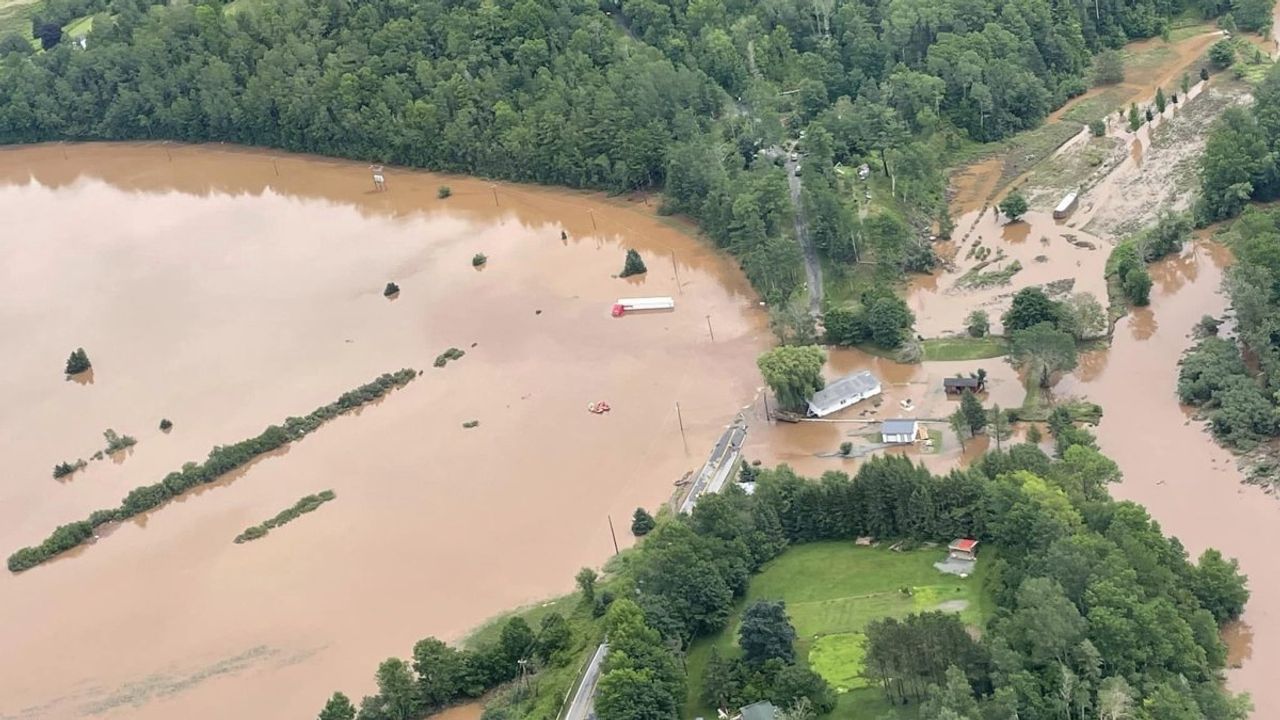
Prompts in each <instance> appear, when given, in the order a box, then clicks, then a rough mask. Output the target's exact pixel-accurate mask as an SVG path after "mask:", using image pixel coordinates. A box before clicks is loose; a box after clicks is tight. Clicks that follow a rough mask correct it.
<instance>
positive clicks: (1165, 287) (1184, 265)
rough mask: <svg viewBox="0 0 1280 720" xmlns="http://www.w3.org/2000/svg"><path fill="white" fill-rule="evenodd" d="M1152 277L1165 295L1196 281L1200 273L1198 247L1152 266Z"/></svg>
mask: <svg viewBox="0 0 1280 720" xmlns="http://www.w3.org/2000/svg"><path fill="white" fill-rule="evenodd" d="M1150 270H1151V279H1152V280H1154V281H1155V284H1156V287H1158V288H1159V289H1160V293H1161V294H1164V295H1172V294H1174V293H1176V292H1178V291H1179V290H1181V289H1182V286H1183V285H1187V284H1189V283H1194V282H1195V281H1196V277H1197V276H1198V275H1199V273H1200V256H1199V253H1198V252H1197V250H1196V248H1194V247H1193V248H1192V251H1191V252H1189V253H1186V254H1185V255H1174V256H1171V257H1168V258H1165V259H1164V260H1161V261H1160V262H1157V263H1152V265H1151V266H1150Z"/></svg>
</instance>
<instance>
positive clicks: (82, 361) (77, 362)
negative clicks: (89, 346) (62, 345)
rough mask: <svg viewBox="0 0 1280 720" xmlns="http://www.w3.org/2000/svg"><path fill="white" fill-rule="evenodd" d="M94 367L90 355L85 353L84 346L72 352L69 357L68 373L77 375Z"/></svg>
mask: <svg viewBox="0 0 1280 720" xmlns="http://www.w3.org/2000/svg"><path fill="white" fill-rule="evenodd" d="M91 367H93V364H92V363H90V362H89V356H88V355H87V354H86V353H85V351H84V348H76V349H75V350H74V351H72V353H71V357H68V358H67V371H66V372H67V374H68V375H76V374H78V373H82V372H84V371H85V370H88V369H89V368H91Z"/></svg>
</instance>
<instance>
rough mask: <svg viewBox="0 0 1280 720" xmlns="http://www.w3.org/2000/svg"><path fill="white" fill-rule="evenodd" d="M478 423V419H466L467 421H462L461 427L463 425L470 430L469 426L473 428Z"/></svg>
mask: <svg viewBox="0 0 1280 720" xmlns="http://www.w3.org/2000/svg"><path fill="white" fill-rule="evenodd" d="M479 424H480V421H479V420H468V421H466V422H464V423H462V427H464V428H466V429H468V430H470V429H471V428H473V427H475V426H477V425H479Z"/></svg>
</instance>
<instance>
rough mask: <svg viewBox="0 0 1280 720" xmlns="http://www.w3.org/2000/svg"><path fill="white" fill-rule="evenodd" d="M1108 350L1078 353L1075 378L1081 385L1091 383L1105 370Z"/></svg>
mask: <svg viewBox="0 0 1280 720" xmlns="http://www.w3.org/2000/svg"><path fill="white" fill-rule="evenodd" d="M1109 355H1110V353H1109V351H1108V350H1105V349H1104V350H1089V351H1087V352H1082V353H1080V356H1079V360H1078V363H1077V364H1076V370H1075V376H1076V379H1077V380H1079V381H1080V382H1082V383H1088V382H1093V381H1094V380H1096V379H1098V378H1099V377H1101V376H1102V372H1103V371H1104V370H1106V369H1107V359H1108V357H1109Z"/></svg>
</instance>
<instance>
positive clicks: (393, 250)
mask: <svg viewBox="0 0 1280 720" xmlns="http://www.w3.org/2000/svg"><path fill="white" fill-rule="evenodd" d="M386 179H387V183H388V190H387V191H386V192H382V193H376V192H373V190H372V183H371V179H370V171H369V169H368V168H367V167H365V166H363V165H358V164H353V163H346V162H337V161H326V160H319V159H313V158H300V157H291V156H273V155H270V154H266V153H258V152H252V151H243V150H231V149H218V148H215V147H204V148H196V147H178V146H163V145H152V146H139V145H83V146H81V145H70V146H65V147H64V146H42V147H34V148H27V149H9V150H4V151H0V214H3V216H4V217H5V221H6V222H5V227H6V230H7V231H8V232H6V233H5V234H4V235H3V236H2V237H0V333H3V335H4V336H5V337H8V338H12V339H14V340H15V342H11V343H9V344H8V345H7V346H6V372H5V373H3V375H2V376H0V389H2V390H3V393H4V395H5V396H6V397H7V405H8V407H9V408H10V409H11V412H8V413H4V414H2V415H0V438H2V439H0V447H3V451H4V454H5V457H6V461H7V462H6V467H5V473H4V480H3V481H0V545H2V546H3V548H4V552H5V553H6V554H7V553H9V552H11V551H12V550H14V549H16V548H17V547H19V546H22V545H27V544H31V543H34V542H37V541H39V540H40V539H41V538H43V537H44V536H45V535H46V534H47V533H48V532H49V531H50V530H52V528H53V527H54V526H55V525H58V524H60V523H63V522H67V521H70V520H73V519H79V518H83V517H84V516H85V515H86V514H87V513H88V512H89V511H90V510H93V509H97V508H102V507H110V506H113V505H115V504H116V503H117V502H118V501H119V499H120V498H121V497H122V496H123V495H124V494H125V493H126V492H127V491H128V490H129V489H131V488H133V487H135V486H137V485H142V484H145V483H152V482H155V481H157V480H159V479H160V478H161V477H163V476H164V474H165V473H167V472H169V471H171V470H174V469H177V468H179V467H180V466H181V465H182V463H183V462H185V461H188V460H199V459H202V458H203V457H204V456H205V454H206V453H207V452H208V451H209V449H210V448H211V447H213V446H214V445H217V444H227V443H231V442H236V441H238V440H241V439H244V438H246V437H250V436H252V435H255V434H257V433H258V432H260V431H261V430H262V428H264V427H265V426H266V425H268V424H270V423H277V422H280V421H281V420H283V419H284V418H285V417H287V416H289V415H302V414H305V413H307V412H310V411H311V410H313V409H314V408H316V407H318V406H319V405H322V404H324V403H326V402H329V401H332V400H333V399H334V398H336V397H337V396H338V395H339V394H341V393H342V392H344V391H346V390H349V389H351V388H354V387H356V386H358V385H360V384H362V383H364V382H367V381H369V380H371V379H373V378H374V377H375V376H377V375H378V374H380V373H382V372H385V371H390V370H394V369H398V368H400V367H405V366H410V367H416V368H422V369H425V371H426V373H425V375H424V376H423V377H421V378H419V379H418V380H416V381H415V382H413V383H410V384H409V385H408V386H407V387H405V388H403V389H401V390H397V391H395V392H393V393H392V394H390V395H389V396H388V397H386V398H384V399H383V400H381V401H380V402H378V403H376V404H373V405H371V406H369V407H366V408H364V409H363V410H362V411H360V412H359V413H358V415H353V416H346V417H341V418H338V419H336V420H334V421H332V422H330V423H329V424H327V425H326V426H324V427H323V428H321V429H320V430H318V431H317V432H315V433H314V434H312V435H310V436H308V437H307V438H305V439H303V440H302V441H300V442H298V443H295V444H293V445H291V446H288V447H287V448H285V449H284V450H283V451H281V452H278V453H276V454H274V455H272V456H270V457H267V458H264V459H262V460H260V461H258V462H255V463H254V464H252V465H251V466H250V467H248V468H247V469H243V470H241V471H238V472H236V473H233V474H232V476H230V477H228V478H225V479H223V480H221V481H219V482H218V483H215V484H213V485H211V486H207V487H205V488H203V489H201V490H197V491H195V492H192V493H189V494H187V495H185V496H183V497H182V498H180V499H179V500H177V501H175V502H172V503H170V504H169V505H167V506H163V507H161V508H160V509H158V510H156V511H154V512H152V513H150V514H148V515H143V516H139V517H138V518H135V519H134V520H132V521H130V522H126V523H124V524H122V525H121V526H119V527H118V528H114V529H111V530H108V532H109V535H108V536H107V537H104V538H103V539H102V540H101V541H99V542H98V543H96V544H92V545H88V546H85V547H82V548H79V549H77V550H75V551H72V552H70V553H68V554H67V555H66V556H63V557H60V558H59V559H56V560H54V561H53V562H51V563H48V564H46V565H42V566H40V567H38V568H35V569H33V570H31V571H28V572H26V573H23V574H20V575H12V574H9V573H7V572H6V573H3V574H0V607H3V608H4V613H3V618H2V619H0V647H3V648H4V652H3V653H0V678H2V679H0V718H5V719H6V720H9V719H11V718H12V719H17V718H21V719H22V720H28V719H32V720H34V719H37V718H78V717H85V716H93V717H101V718H131V719H133V718H140V719H142V720H147V719H150V718H166V719H167V718H172V717H186V718H197V719H199V718H219V719H221V718H249V717H253V718H281V719H284V718H289V719H291V720H292V719H294V718H301V717H312V716H314V714H315V713H316V712H318V710H319V708H320V707H321V705H322V704H323V701H324V699H325V698H326V697H327V696H328V694H329V693H330V692H332V691H333V690H335V689H343V690H345V691H346V692H348V693H349V694H352V695H354V696H357V697H358V696H359V695H360V694H362V693H364V692H368V691H369V690H371V689H372V685H373V683H372V675H373V671H374V669H375V667H376V665H377V663H378V662H379V661H381V660H382V659H383V658H385V657H387V656H389V655H393V654H395V655H400V656H405V655H407V654H408V652H409V650H410V647H411V645H412V643H413V642H414V641H416V640H417V639H419V638H421V637H424V636H427V635H433V634H434V635H439V636H442V637H446V638H457V637H459V636H461V635H462V634H463V633H464V632H465V631H466V630H467V629H468V628H470V627H472V626H473V625H475V624H477V623H479V622H480V621H482V620H484V619H485V618H486V617H489V616H492V615H493V614H496V613H498V612H500V611H502V610H505V609H508V608H510V607H513V606H517V605H520V604H523V603H527V602H530V601H533V600H536V599H539V598H542V597H546V596H548V595H550V594H554V593H558V592H563V591H567V590H568V589H570V588H571V586H572V576H573V573H574V572H575V571H576V570H577V569H578V568H579V567H581V566H583V565H599V564H600V563H601V562H603V560H604V559H605V558H607V557H608V555H609V554H611V553H612V543H611V541H610V537H609V526H608V517H609V515H612V517H613V519H614V523H615V525H618V526H619V541H620V542H628V541H629V536H627V537H624V535H627V533H626V532H625V528H626V527H627V522H626V518H627V517H629V516H630V513H631V511H632V510H633V509H634V508H635V507H636V506H638V505H647V506H650V507H652V506H655V505H657V504H658V503H660V502H661V501H662V500H663V499H665V498H666V497H667V496H668V495H670V493H671V492H672V491H673V490H674V488H673V486H672V484H673V482H674V481H676V480H678V479H679V478H680V477H681V476H682V475H683V474H684V473H685V472H687V471H689V470H691V469H693V468H695V467H697V466H698V465H700V464H701V462H702V460H703V459H704V458H705V455H706V451H707V449H708V448H709V447H710V445H711V443H712V442H713V441H714V439H715V438H716V437H718V436H719V434H720V431H721V428H722V426H723V424H724V423H725V422H727V421H728V420H729V419H730V418H731V417H732V415H733V413H734V412H736V411H737V410H738V409H739V408H740V407H741V406H742V405H743V404H744V403H745V402H747V401H748V400H749V399H750V398H751V397H752V396H753V395H754V394H755V392H756V388H757V387H758V385H759V384H760V381H759V375H758V372H757V371H756V368H755V363H754V361H755V358H756V356H757V354H758V353H759V352H760V351H761V350H762V349H764V348H765V347H766V346H767V345H768V343H769V338H768V336H767V334H766V331H765V329H764V327H765V319H764V316H763V311H762V310H761V309H760V308H759V307H758V306H757V304H756V299H755V295H754V294H753V293H752V292H751V291H750V288H749V287H748V285H747V283H746V280H745V278H744V277H743V276H742V274H741V273H740V272H739V271H738V270H737V269H736V268H735V267H734V266H733V265H732V263H731V262H729V261H728V260H727V259H726V258H725V257H723V256H721V255H719V254H717V253H715V252H713V251H710V250H709V249H708V248H707V247H706V246H705V245H703V244H700V243H699V242H697V241H695V240H694V239H692V237H691V236H690V235H689V234H688V233H687V232H685V230H686V228H682V227H679V226H677V225H675V224H671V223H667V222H665V221H662V220H661V219H659V218H657V217H655V216H654V215H653V214H652V212H651V211H650V209H648V208H647V207H646V206H645V205H644V204H643V203H642V202H640V201H637V202H626V201H622V200H617V201H614V200H606V199H604V198H602V197H600V196H597V195H591V194H586V193H576V192H572V191H565V190H551V189H539V188H530V187H525V186H511V185H504V184H500V183H499V184H496V185H495V184H490V183H488V182H483V181H478V180H471V179H464V178H458V177H443V176H435V175H430V174H425V173H411V172H407V171H403V172H402V171H397V170H395V169H388V170H387V171H386ZM440 185H449V186H450V187H451V189H452V193H453V194H452V197H450V198H448V199H446V200H441V199H438V198H437V190H438V187H439V186H440ZM562 231H563V232H564V233H565V234H566V236H567V237H566V238H565V239H562V237H561V233H562ZM626 247H634V248H636V249H638V250H639V251H640V252H641V254H642V256H643V257H644V259H645V260H646V262H647V264H648V266H649V273H648V274H647V275H645V276H642V277H640V278H639V279H634V278H633V279H631V280H619V279H616V278H614V277H612V275H614V274H616V273H618V272H619V271H620V270H621V268H622V262H623V249H624V248H626ZM478 252H482V253H485V254H486V255H487V256H488V263H487V264H486V265H485V266H484V268H483V269H479V270H477V269H474V268H473V267H472V263H471V260H472V256H473V255H474V254H475V253H478ZM677 270H678V277H679V284H677V281H676V276H677ZM388 281H394V282H396V283H397V284H398V285H399V286H400V288H401V292H400V294H399V296H398V297H395V298H392V299H388V298H385V297H383V286H384V285H385V283H387V282H388ZM637 295H669V296H672V297H674V298H675V299H676V310H675V311H674V312H671V313H666V314H658V315H649V316H627V317H623V318H613V317H611V316H610V312H609V311H610V307H611V305H612V304H613V302H614V300H615V299H617V298H618V297H626V296H637ZM708 323H710V324H711V328H712V329H713V331H714V341H713V340H712V338H711V336H710V332H709V330H708ZM81 346H82V347H84V348H85V349H86V351H87V352H88V355H89V357H90V359H91V360H92V362H93V367H94V369H93V376H92V380H91V382H86V383H84V384H80V383H74V382H68V381H66V380H65V379H64V377H63V375H62V366H63V363H64V362H65V360H66V356H67V354H68V353H69V352H70V351H71V350H73V349H75V348H76V347H81ZM451 346H454V347H458V348H460V349H463V350H465V351H466V355H465V357H463V358H462V359H460V360H457V361H455V362H451V363H449V365H448V366H447V367H445V368H442V369H438V368H433V367H432V366H431V364H432V359H433V358H434V357H435V356H436V355H437V354H439V353H440V352H442V351H443V350H445V349H446V348H448V347H451ZM600 400H604V401H607V402H608V403H609V404H610V405H611V407H612V411H611V412H610V413H609V414H608V415H604V416H598V415H594V414H591V413H589V412H587V409H586V408H587V405H588V403H591V402H594V401H600ZM676 403H679V404H680V408H681V414H682V417H683V422H684V428H685V434H686V436H687V444H686V443H685V442H682V439H681V432H680V429H679V426H678V422H677V415H676ZM161 418H168V419H170V420H172V422H173V424H174V426H173V429H172V430H171V431H170V432H168V433H167V434H166V433H163V432H161V431H160V430H159V429H158V428H157V425H158V423H159V422H160V419H161ZM471 420H478V421H479V426H478V427H476V428H474V429H463V427H462V423H464V422H467V421H471ZM107 428H113V429H115V430H117V431H118V432H121V433H128V434H131V435H133V436H135V437H137V439H138V444H137V445H136V446H135V447H133V448H132V449H130V450H128V451H126V452H127V454H126V455H121V456H119V457H117V458H116V460H115V461H99V462H92V463H90V464H89V467H88V468H86V469H85V470H82V471H80V472H77V473H75V474H74V475H72V476H70V477H69V478H64V481H62V482H59V481H55V480H54V479H52V478H51V477H50V471H51V469H52V467H53V465H54V464H55V463H58V462H61V461H64V460H68V461H74V460H75V459H76V458H78V457H85V458H87V457H89V456H90V455H91V454H92V453H93V452H94V451H95V450H97V449H98V448H100V447H101V446H102V445H103V439H102V432H103V431H104V430H105V429H107ZM324 489H333V490H334V491H335V492H336V493H337V499H336V500H335V501H334V502H332V503H329V504H328V505H326V506H325V508H324V509H323V510H322V511H321V512H318V513H316V514H314V515H309V516H306V517H305V518H304V519H300V520H298V521H297V522H295V523H291V524H289V525H288V526H286V527H283V528H279V529H277V530H275V531H273V532H272V533H271V534H270V536H268V537H266V538H264V539H262V540H259V541H257V542H254V543H249V544H246V545H235V544H233V543H232V538H234V537H235V536H236V534H237V533H239V532H241V531H242V530H244V528H246V527H248V526H250V525H252V524H255V523H258V522H261V521H262V520H263V519H265V518H268V517H270V516H271V515H273V514H275V513H276V512H278V511H279V510H281V509H283V508H285V507H288V506H289V505H291V504H292V503H294V502H295V501H296V500H297V499H298V498H300V497H302V496H303V495H306V494H309V493H314V492H318V491H320V490H324ZM72 649H73V650H74V651H72V652H69V650H72Z"/></svg>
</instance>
